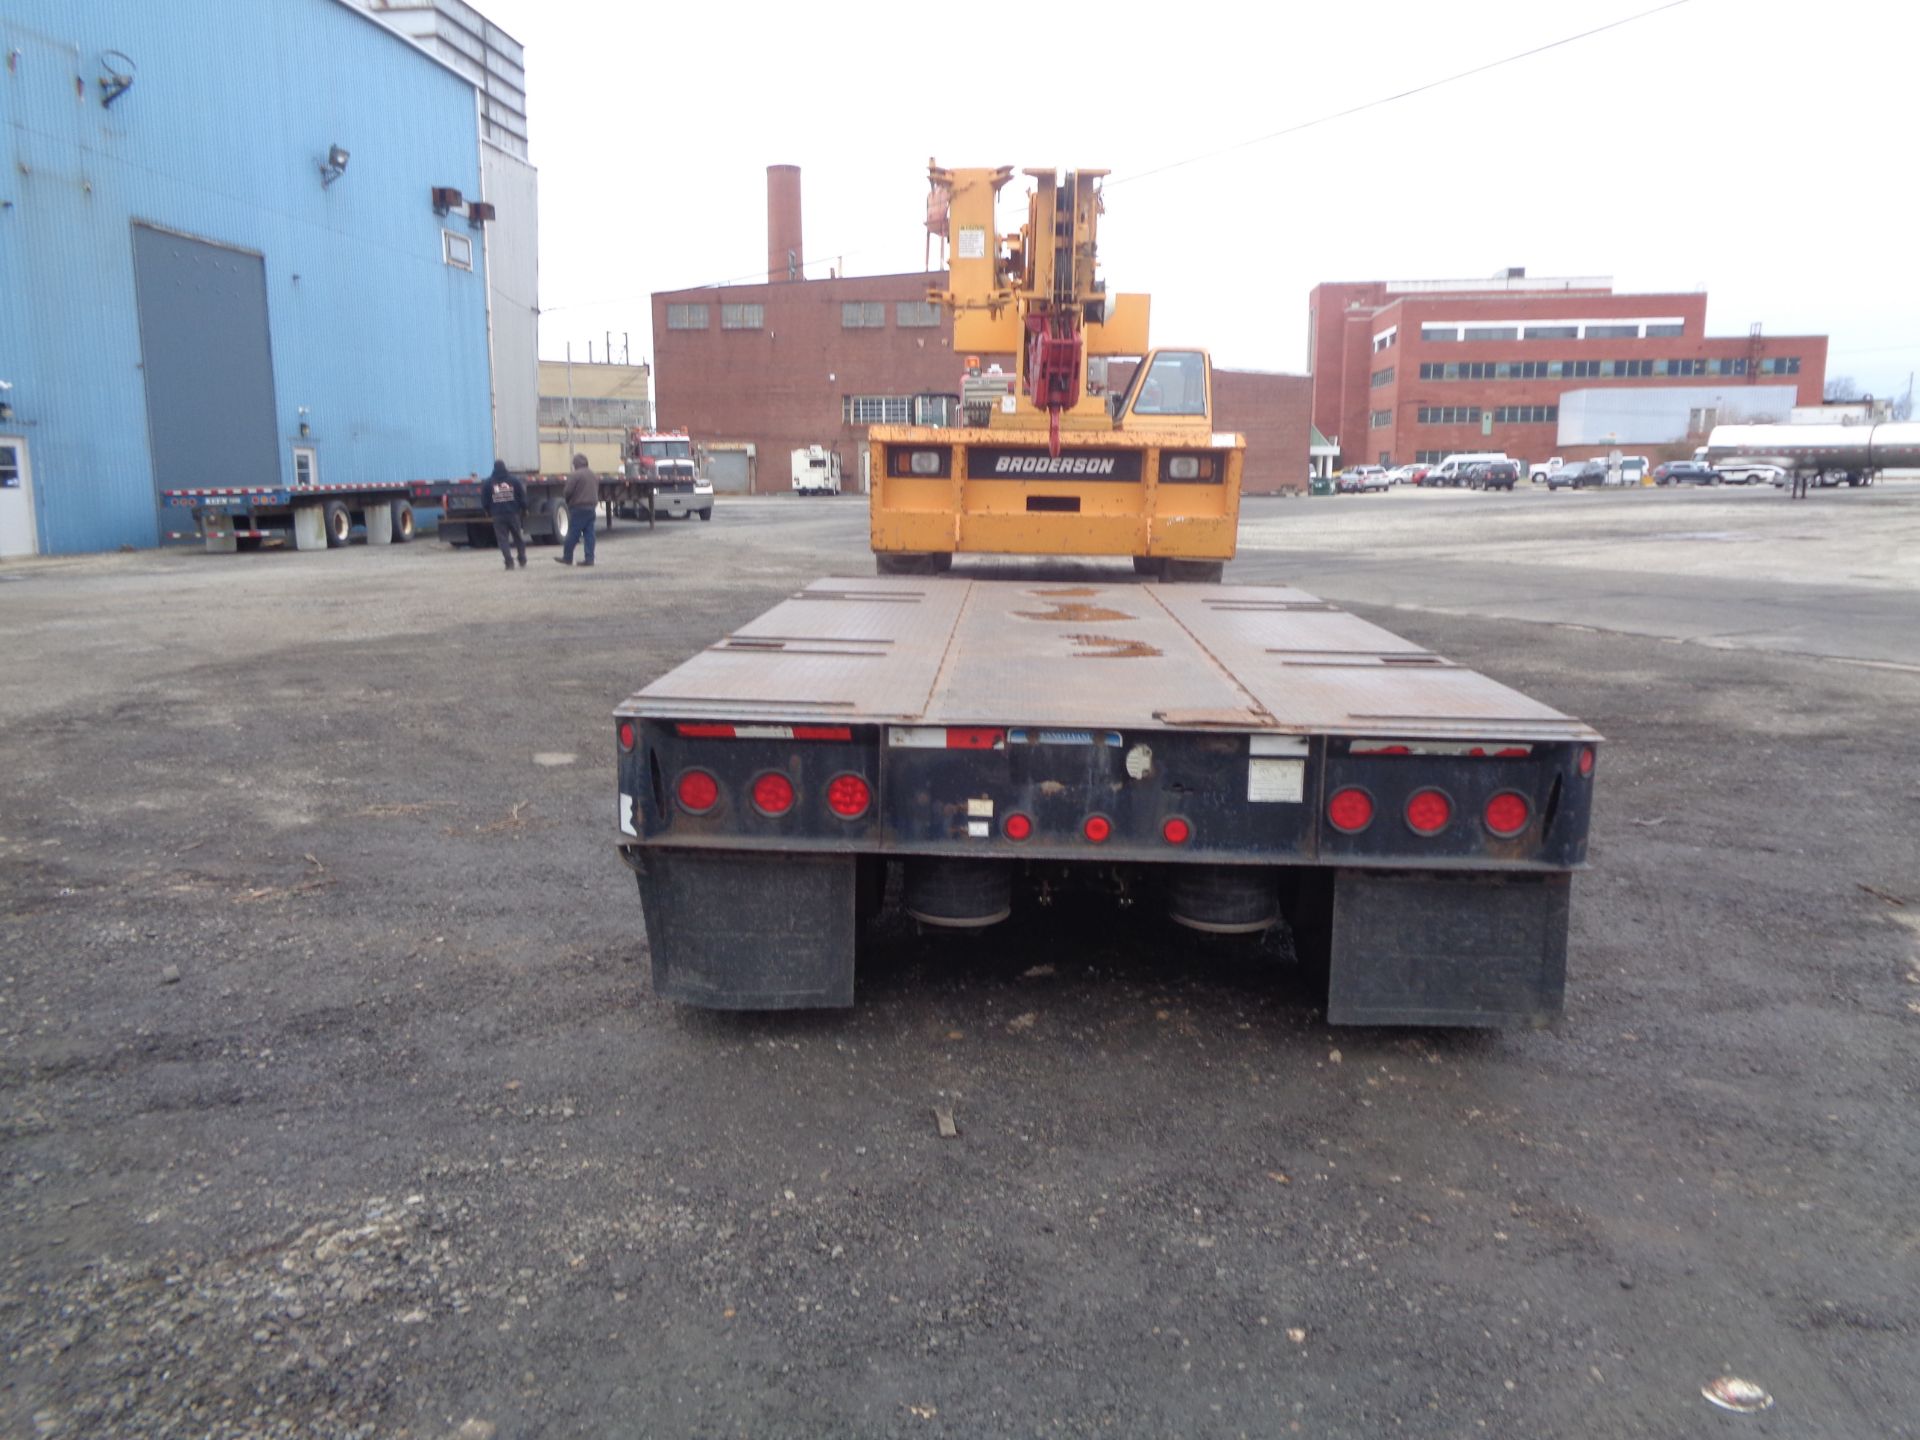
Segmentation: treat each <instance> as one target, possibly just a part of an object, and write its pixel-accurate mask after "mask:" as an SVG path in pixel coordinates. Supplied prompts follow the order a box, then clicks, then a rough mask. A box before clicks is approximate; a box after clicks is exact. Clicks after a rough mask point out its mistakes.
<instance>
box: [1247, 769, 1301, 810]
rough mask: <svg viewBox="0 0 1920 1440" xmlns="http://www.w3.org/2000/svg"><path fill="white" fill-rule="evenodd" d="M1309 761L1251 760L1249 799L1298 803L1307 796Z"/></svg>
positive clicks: (1248, 787)
mask: <svg viewBox="0 0 1920 1440" xmlns="http://www.w3.org/2000/svg"><path fill="white" fill-rule="evenodd" d="M1306 790H1307V762H1306V761H1304V760H1249V761H1248V762H1247V799H1249V800H1261V801H1270V802H1271V801H1278V802H1280V803H1283V804H1288V805H1298V804H1299V803H1300V802H1301V800H1303V799H1305V798H1306Z"/></svg>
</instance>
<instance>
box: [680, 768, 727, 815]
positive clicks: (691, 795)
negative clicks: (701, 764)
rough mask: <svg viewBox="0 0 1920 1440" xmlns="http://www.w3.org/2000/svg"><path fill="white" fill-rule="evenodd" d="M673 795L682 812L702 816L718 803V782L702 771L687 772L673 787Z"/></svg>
mask: <svg viewBox="0 0 1920 1440" xmlns="http://www.w3.org/2000/svg"><path fill="white" fill-rule="evenodd" d="M673 793H674V794H675V796H677V797H678V798H679V801H680V808H681V809H682V810H685V811H687V812H688V813H690V814H694V815H704V814H706V813H707V811H709V810H711V809H712V808H713V807H714V806H715V805H717V804H719V803H720V782H719V781H718V780H716V779H714V778H713V776H711V775H709V774H708V773H707V772H706V771H704V770H689V771H687V773H686V774H684V775H682V776H681V777H680V780H679V783H678V784H676V785H675V786H674V787H673Z"/></svg>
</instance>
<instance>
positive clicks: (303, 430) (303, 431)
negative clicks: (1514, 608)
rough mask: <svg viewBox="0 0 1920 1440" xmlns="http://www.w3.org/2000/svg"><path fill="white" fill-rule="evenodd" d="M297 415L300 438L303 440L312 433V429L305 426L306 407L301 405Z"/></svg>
mask: <svg viewBox="0 0 1920 1440" xmlns="http://www.w3.org/2000/svg"><path fill="white" fill-rule="evenodd" d="M299 414H300V438H301V439H302V440H304V439H306V438H307V437H308V436H309V435H311V434H312V433H313V427H312V426H310V425H308V424H307V407H306V406H304V405H302V406H301V407H300V411H299Z"/></svg>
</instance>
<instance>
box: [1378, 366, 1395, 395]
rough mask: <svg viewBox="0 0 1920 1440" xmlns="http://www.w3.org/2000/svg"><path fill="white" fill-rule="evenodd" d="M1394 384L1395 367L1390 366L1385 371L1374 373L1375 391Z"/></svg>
mask: <svg viewBox="0 0 1920 1440" xmlns="http://www.w3.org/2000/svg"><path fill="white" fill-rule="evenodd" d="M1392 383H1393V367H1392V366H1391V365H1389V366H1388V367H1387V368H1386V369H1384V370H1376V371H1374V372H1373V388H1374V389H1376V390H1378V389H1379V388H1380V387H1381V386H1382V385H1391V384H1392Z"/></svg>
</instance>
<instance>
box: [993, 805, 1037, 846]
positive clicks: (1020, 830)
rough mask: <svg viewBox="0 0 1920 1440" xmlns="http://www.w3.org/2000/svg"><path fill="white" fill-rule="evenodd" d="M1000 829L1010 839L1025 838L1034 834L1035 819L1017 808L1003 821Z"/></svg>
mask: <svg viewBox="0 0 1920 1440" xmlns="http://www.w3.org/2000/svg"><path fill="white" fill-rule="evenodd" d="M1000 830H1001V833H1002V834H1004V835H1005V836H1006V837H1007V839H1009V840H1024V839H1026V838H1027V837H1028V836H1029V835H1031V834H1033V821H1031V820H1029V819H1028V818H1027V817H1026V816H1025V815H1022V814H1021V813H1020V812H1019V811H1017V810H1016V811H1015V812H1014V813H1013V814H1011V815H1009V816H1007V818H1006V820H1005V821H1003V822H1002V824H1001V826H1000Z"/></svg>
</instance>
